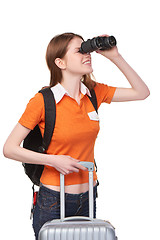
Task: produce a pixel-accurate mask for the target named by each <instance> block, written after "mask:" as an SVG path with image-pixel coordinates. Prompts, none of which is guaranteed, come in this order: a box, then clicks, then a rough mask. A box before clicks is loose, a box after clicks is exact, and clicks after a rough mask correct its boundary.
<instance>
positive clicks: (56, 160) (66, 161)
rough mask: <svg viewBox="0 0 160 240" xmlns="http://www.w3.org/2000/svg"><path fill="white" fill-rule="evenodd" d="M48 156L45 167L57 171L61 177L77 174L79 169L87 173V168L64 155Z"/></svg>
mask: <svg viewBox="0 0 160 240" xmlns="http://www.w3.org/2000/svg"><path fill="white" fill-rule="evenodd" d="M48 156H49V158H50V159H49V164H48V163H47V165H49V166H51V167H54V168H55V169H56V170H57V171H59V172H60V173H62V174H63V175H66V174H69V173H72V172H79V169H81V170H84V171H87V168H85V167H84V166H82V165H81V164H79V162H80V160H77V159H75V158H72V157H70V156H66V155H48Z"/></svg>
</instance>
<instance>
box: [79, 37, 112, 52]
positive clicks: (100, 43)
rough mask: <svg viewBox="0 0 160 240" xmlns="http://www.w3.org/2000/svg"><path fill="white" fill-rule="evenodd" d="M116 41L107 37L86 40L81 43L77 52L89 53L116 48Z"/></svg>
mask: <svg viewBox="0 0 160 240" xmlns="http://www.w3.org/2000/svg"><path fill="white" fill-rule="evenodd" d="M116 44H117V41H116V39H115V37H114V36H109V37H96V38H92V39H88V40H87V41H85V42H82V44H81V47H80V50H79V52H80V53H82V54H84V53H90V52H93V51H96V50H98V49H99V50H109V49H111V48H112V47H114V46H116Z"/></svg>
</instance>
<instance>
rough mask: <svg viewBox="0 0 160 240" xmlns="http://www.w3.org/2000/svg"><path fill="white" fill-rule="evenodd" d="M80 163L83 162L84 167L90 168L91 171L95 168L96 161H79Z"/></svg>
mask: <svg viewBox="0 0 160 240" xmlns="http://www.w3.org/2000/svg"><path fill="white" fill-rule="evenodd" d="M79 164H81V165H82V166H83V167H86V168H88V171H89V172H93V170H94V163H93V162H84V161H83V162H79Z"/></svg>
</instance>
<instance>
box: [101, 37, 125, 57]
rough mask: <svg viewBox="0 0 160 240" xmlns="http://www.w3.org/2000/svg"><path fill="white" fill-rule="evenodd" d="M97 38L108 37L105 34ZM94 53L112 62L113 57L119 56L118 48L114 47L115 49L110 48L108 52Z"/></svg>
mask: <svg viewBox="0 0 160 240" xmlns="http://www.w3.org/2000/svg"><path fill="white" fill-rule="evenodd" d="M99 37H109V35H107V34H104V35H100V36H99ZM96 53H99V54H101V55H102V56H104V57H106V58H108V59H110V60H112V59H113V58H115V57H118V56H119V55H120V54H119V52H118V48H117V47H116V46H115V47H112V48H111V49H109V50H103V51H102V50H99V49H98V50H97V51H96Z"/></svg>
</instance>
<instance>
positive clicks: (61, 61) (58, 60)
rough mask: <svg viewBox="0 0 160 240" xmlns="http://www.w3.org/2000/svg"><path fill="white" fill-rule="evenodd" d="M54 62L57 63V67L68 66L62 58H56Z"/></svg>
mask: <svg viewBox="0 0 160 240" xmlns="http://www.w3.org/2000/svg"><path fill="white" fill-rule="evenodd" d="M54 62H55V64H56V65H57V67H59V68H60V69H63V70H64V69H65V68H66V64H65V61H64V60H62V59H61V58H56V59H55V61H54Z"/></svg>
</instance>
